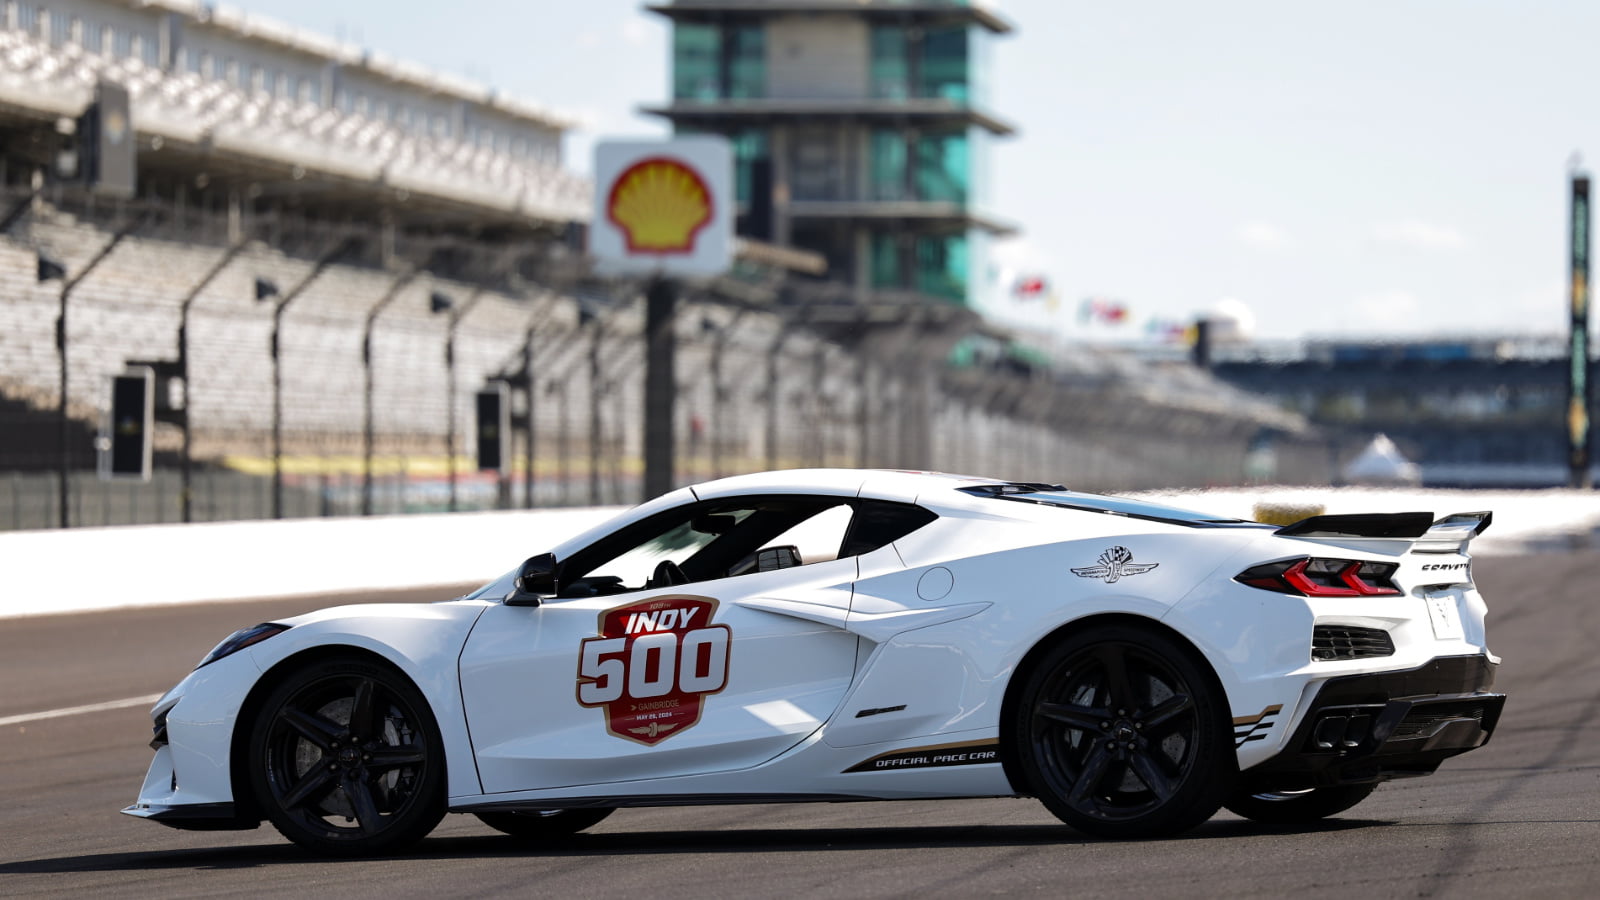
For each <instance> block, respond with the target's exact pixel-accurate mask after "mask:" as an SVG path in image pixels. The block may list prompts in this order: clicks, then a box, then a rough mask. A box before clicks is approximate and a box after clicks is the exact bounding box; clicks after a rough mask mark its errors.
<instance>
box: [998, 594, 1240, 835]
mask: <svg viewBox="0 0 1600 900" xmlns="http://www.w3.org/2000/svg"><path fill="white" fill-rule="evenodd" d="M1027 678H1028V681H1027V682H1026V684H1025V686H1024V688H1023V692H1022V694H1021V696H1020V698H1019V702H1018V704H1017V705H1016V709H1017V713H1016V716H1015V720H1014V722H1013V733H1012V737H1013V741H1014V744H1013V747H1014V749H1015V751H1016V759H1017V762H1018V763H1019V765H1020V767H1021V770H1022V772H1023V774H1024V776H1025V778H1026V780H1027V782H1028V784H1029V786H1030V787H1031V789H1032V791H1033V793H1034V794H1035V795H1036V796H1038V798H1039V800H1040V801H1041V802H1042V803H1044V805H1045V807H1046V808H1048V809H1049V810H1050V811H1051V812H1053V813H1055V815H1056V816H1057V817H1058V818H1060V819H1061V820H1062V821H1063V822H1066V823H1067V824H1068V825H1071V826H1072V827H1074V828H1076V829H1078V830H1079V831H1083V832H1086V833H1088V834H1093V835H1098V836H1101V837H1112V838H1135V837H1153V836H1159V835H1167V834H1175V833H1177V832H1180V831H1184V830H1186V829H1189V828H1192V827H1194V826H1195V825H1198V824H1199V823H1201V822H1203V821H1205V820H1206V819H1208V818H1210V817H1211V816H1212V815H1213V814H1214V813H1216V811H1217V809H1218V808H1219V807H1220V806H1221V805H1222V800H1223V798H1224V797H1226V796H1228V794H1229V792H1230V791H1231V789H1232V786H1233V783H1234V781H1235V779H1236V777H1237V774H1238V773H1237V761H1236V758H1235V756H1234V755H1233V747H1232V746H1231V744H1230V742H1229V740H1228V737H1229V734H1230V732H1229V729H1228V719H1227V707H1226V703H1225V702H1224V699H1223V697H1222V692H1221V689H1220V688H1218V687H1216V686H1215V682H1214V679H1213V678H1212V676H1211V674H1210V673H1209V672H1207V671H1206V670H1205V669H1204V668H1203V666H1202V664H1201V663H1198V662H1196V661H1195V659H1194V658H1193V656H1192V654H1191V652H1190V651H1189V650H1188V648H1185V647H1183V646H1181V645H1179V644H1178V643H1177V642H1175V641H1173V640H1172V639H1170V638H1168V637H1166V636H1164V635H1162V634H1160V633H1157V632H1155V631H1150V630H1145V629H1141V628H1137V627H1132V626H1127V625H1105V626H1100V627H1095V628H1091V629H1088V630H1085V631H1082V632H1079V633H1077V634H1074V635H1071V636H1070V637H1068V638H1066V639H1065V640H1063V641H1061V642H1060V643H1058V644H1056V645H1055V646H1054V647H1052V648H1051V649H1050V650H1049V651H1047V652H1046V654H1045V656H1044V657H1043V658H1042V659H1041V660H1040V661H1039V663H1038V665H1035V666H1033V667H1032V668H1031V670H1030V674H1029V675H1028V676H1027Z"/></svg>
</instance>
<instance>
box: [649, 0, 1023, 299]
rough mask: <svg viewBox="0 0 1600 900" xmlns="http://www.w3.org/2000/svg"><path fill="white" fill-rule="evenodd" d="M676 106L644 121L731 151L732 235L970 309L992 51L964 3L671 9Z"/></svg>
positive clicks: (979, 238)
mask: <svg viewBox="0 0 1600 900" xmlns="http://www.w3.org/2000/svg"><path fill="white" fill-rule="evenodd" d="M649 9H650V10H652V11H653V12H656V13H659V14H661V15H663V16H666V17H667V18H669V19H670V20H671V21H672V99H671V102H670V103H669V104H667V105H665V106H657V107H650V108H649V109H647V111H648V112H651V113H654V114H657V115H661V116H664V117H666V118H667V119H670V120H671V121H672V123H673V127H674V129H675V130H676V131H677V132H678V133H680V134H686V133H712V134H721V135H724V136H726V137H727V138H728V139H729V140H730V141H732V143H733V146H734V152H735V157H736V161H737V162H736V165H737V179H738V192H739V210H740V221H739V232H740V233H741V234H745V235H749V236H752V237H756V238H759V239H764V240H770V241H773V242H775V243H780V244H792V245H794V246H797V247H801V248H804V249H806V250H811V251H814V252H816V253H820V254H822V255H823V256H824V257H825V258H826V259H827V261H828V268H829V277H830V278H833V279H836V280H842V281H847V282H850V283H852V284H853V285H854V286H855V287H856V288H857V289H858V290H861V291H870V292H896V293H906V292H909V293H916V294H921V295H925V296H927V297H930V298H936V299H939V300H943V301H947V302H952V303H958V304H962V305H972V304H973V302H974V300H975V294H976V291H977V286H978V284H979V281H980V279H981V277H982V274H983V271H984V259H985V256H986V254H985V247H986V244H987V241H988V239H989V238H990V237H991V236H994V235H996V234H1004V233H1007V232H1009V230H1010V229H1009V227H1008V226H1006V225H1004V224H1003V223H1001V222H999V221H997V220H995V219H994V218H992V217H991V216H989V215H987V214H986V213H985V208H986V205H987V203H988V200H989V196H988V177H987V176H988V157H989V142H990V141H991V139H993V138H994V137H997V136H1005V135H1009V134H1011V133H1012V132H1013V129H1012V127H1011V126H1010V125H1009V124H1007V123H1005V122H1003V121H1001V120H1000V119H998V118H996V117H995V116H994V115H992V114H991V113H990V112H989V109H988V100H989V97H988V86H989V65H988V63H989V46H990V42H991V40H992V39H993V38H994V37H995V36H996V35H1000V34H1004V33H1006V32H1009V31H1010V29H1011V26H1010V25H1009V24H1008V23H1007V22H1005V21H1004V20H1003V19H1001V18H999V17H997V16H996V15H994V14H993V13H991V12H989V11H987V10H986V9H984V8H983V7H982V6H981V5H976V4H973V3H968V2H963V0H811V2H799V0H720V2H718V0H676V2H672V3H662V4H656V5H652V6H650V7H649Z"/></svg>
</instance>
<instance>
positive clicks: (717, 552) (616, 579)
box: [558, 494, 935, 597]
mask: <svg viewBox="0 0 1600 900" xmlns="http://www.w3.org/2000/svg"><path fill="white" fill-rule="evenodd" d="M934 518H935V516H934V515H933V513H931V512H928V511H927V510H925V509H922V508H920V507H917V506H913V505H910V504H902V503H888V502H886V501H877V500H858V499H854V498H842V497H824V496H811V495H794V494H788V495H777V496H762V497H743V498H737V499H728V500H718V501H704V502H700V503H693V504H689V505H686V506H683V507H679V508H677V509H672V510H668V511H666V512H663V513H659V514H657V515H654V516H651V517H650V518H649V519H646V520H644V521H642V522H636V523H634V524H633V525H630V526H628V527H627V528H624V529H622V530H621V531H618V532H616V533H614V534H612V535H610V536H608V537H604V538H601V539H600V540H598V541H596V542H595V543H594V544H591V545H590V546H588V547H586V548H584V549H583V550H580V551H578V552H577V553H575V554H573V555H572V557H571V558H570V559H566V560H563V561H562V562H561V571H560V573H559V579H558V580H559V583H560V585H561V589H560V593H561V594H562V595H563V596H569V597H577V596H594V595H597V594H620V593H626V592H628V591H637V590H644V589H648V588H657V587H665V586H668V585H670V584H685V583H695V582H702V581H715V580H718V579H723V578H734V577H738V576H741V575H749V574H752V573H755V572H770V571H773V570H775V569H787V568H792V567H795V566H803V565H812V564H814V563H820V562H827V561H829V560H834V559H840V558H847V557H851V556H855V555H857V554H860V553H866V552H868V551H870V550H875V549H877V548H878V547H881V546H883V545H884V544H887V543H888V542H889V541H892V540H895V539H896V538H898V537H900V536H902V535H904V534H907V533H909V532H910V531H912V530H914V529H916V528H919V527H921V526H922V525H925V524H927V523H928V522H930V521H932V520H933V519H934ZM666 562H670V563H671V564H672V566H675V567H676V568H677V571H676V572H673V571H671V569H672V567H671V566H668V567H665V569H663V567H662V564H663V563H666ZM673 577H676V578H681V579H682V580H671V579H672V578H673Z"/></svg>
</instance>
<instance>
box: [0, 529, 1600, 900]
mask: <svg viewBox="0 0 1600 900" xmlns="http://www.w3.org/2000/svg"><path fill="white" fill-rule="evenodd" d="M1474 566H1475V569H1476V573H1477V576H1478V583H1479V584H1480V586H1481V587H1482V588H1483V590H1484V593H1485V595H1486V596H1487V597H1488V599H1489V604H1490V635H1491V646H1492V647H1493V648H1494V650H1495V652H1496V653H1498V654H1499V655H1501V656H1502V657H1504V659H1505V665H1504V666H1503V667H1502V669H1501V672H1500V680H1499V684H1498V687H1499V688H1500V689H1502V690H1505V691H1506V692H1507V693H1508V694H1510V700H1509V702H1508V704H1507V707H1506V713H1505V717H1504V719H1503V721H1502V722H1501V725H1500V729H1499V732H1498V733H1497V735H1496V736H1495V738H1494V740H1493V741H1492V742H1491V743H1490V744H1489V746H1488V747H1486V748H1484V749H1482V750H1479V751H1476V752H1474V753H1472V754H1469V755H1467V756H1465V757H1463V758H1461V759H1458V760H1454V761H1450V762H1447V763H1446V764H1445V766H1444V768H1443V769H1442V770H1441V771H1440V773H1439V774H1437V775H1434V776H1432V777H1429V778H1423V779H1416V780H1410V781H1400V782H1392V783H1390V784H1387V785H1385V786H1383V787H1382V788H1380V789H1379V790H1378V792H1377V793H1376V794H1374V795H1373V796H1372V797H1371V798H1370V799H1369V800H1367V801H1366V802H1365V803H1363V804H1361V805H1360V806H1358V807H1356V808H1355V809H1354V810H1351V811H1350V812H1349V813H1346V814H1345V815H1344V816H1342V817H1340V818H1336V819H1332V820H1329V821H1327V822H1325V823H1322V824H1320V825H1318V826H1315V827H1310V828H1303V827H1302V828H1268V827H1262V826H1258V825H1255V824H1253V823H1250V822H1246V821H1244V820H1241V819H1238V818H1236V817H1234V816H1232V815H1230V814H1228V813H1226V812H1223V813H1219V814H1218V815H1217V816H1216V817H1215V818H1213V819H1212V820H1211V821H1210V822H1208V823H1206V824H1205V825H1202V826H1201V827H1200V828H1198V829H1196V830H1194V831H1193V832H1191V833H1189V834H1186V835H1183V836H1181V837H1179V838H1174V839H1170V840H1162V841H1132V842H1109V841H1099V840H1090V839H1085V838H1082V837H1080V836H1079V835H1077V834H1075V833H1074V832H1072V831H1070V830H1068V829H1067V828H1065V827H1063V826H1061V825H1059V824H1057V823H1056V821H1055V820H1054V819H1053V818H1052V817H1051V816H1050V815H1049V814H1047V813H1046V812H1045V811H1044V809H1043V808H1042V807H1040V806H1039V804H1038V803H1036V802H1034V801H1031V800H1008V799H1000V800H969V801H940V802H923V803H860V804H842V805H792V806H748V807H707V808H679V809H641V810H622V811H620V812H618V813H616V814H615V815H613V816H612V817H611V818H609V819H607V820H606V821H604V822H602V823H601V824H600V825H598V826H596V827H595V828H594V829H593V830H592V831H591V832H590V833H586V834H583V835H580V836H578V837H577V838H575V839H573V840H570V841H565V842H560V843H548V844H544V845H531V846H529V845H523V844H519V843H517V842H516V841H514V840H512V839H510V838H506V837H502V836H500V835H499V834H498V833H496V832H493V831H491V830H489V829H488V828H486V827H484V826H482V825H480V824H478V822H477V820H475V819H473V818H471V817H466V816H451V817H448V818H447V819H446V820H445V822H444V823H443V824H442V825H441V826H440V827H439V829H438V830H437V831H435V832H434V834H433V836H432V837H430V838H429V839H428V840H426V841H424V842H423V843H422V844H421V845H420V846H419V848H418V849H417V850H416V851H415V852H412V853H410V854H407V855H405V856H402V857H398V858H392V859H380V860H362V861H338V862H330V861H326V860H321V859H317V858H314V857H309V856H307V855H306V854H304V853H302V852H300V851H299V850H298V849H297V848H295V847H294V846H292V845H290V844H288V843H287V842H285V841H284V840H282V839H281V838H280V837H279V836H278V835H277V833H276V832H274V831H273V830H272V829H271V828H270V827H269V826H264V827H263V828H262V829H260V830H258V831H250V832H219V833H209V834H208V833H194V832H179V831H173V830H170V829H166V828H162V827H160V826H158V825H154V824H151V823H148V822H140V821H136V820H134V819H131V818H128V817H125V816H121V815H118V814H117V810H118V809H119V808H121V807H122V806H125V805H127V804H128V803H129V802H131V801H132V799H133V798H134V795H135V793H136V792H137V789H138V787H139V782H140V780H141V778H142V777H143V775H144V771H145V768H146V765H147V764H148V762H149V757H150V751H149V750H148V749H147V748H146V747H145V744H144V742H145V741H146V740H147V737H148V735H149V731H150V726H149V718H148V715H147V709H148V704H147V703H143V702H141V703H139V704H138V705H131V706H125V707H121V708H113V709H102V710H100V711H97V712H83V713H76V714H70V715H62V716H59V717H56V718H49V719H32V718H29V719H27V720H26V721H20V722H19V721H17V720H18V719H19V718H24V717H27V716H28V714H30V713H36V712H40V711H45V710H56V709H62V708H71V707H77V706H85V705H90V704H100V703H105V702H106V701H113V700H120V699H126V698H136V697H142V696H145V695H150V694H157V693H160V692H161V691H162V690H164V689H166V688H167V687H169V686H170V685H171V684H172V683H174V682H175V681H176V680H177V679H178V678H180V677H181V676H182V675H183V673H184V672H185V671H187V670H188V669H189V668H190V667H191V666H192V665H193V664H194V662H195V661H196V660H197V659H198V658H199V656H200V655H201V654H203V653H204V652H205V651H206V650H207V649H209V648H210V647H211V645H212V644H213V643H215V642H216V641H217V640H218V639H219V638H221V637H222V636H223V635H225V634H226V633H228V632H229V631H231V630H233V629H234V628H237V627H239V626H241V625H249V624H253V623H255V622H259V621H263V620H266V619H271V618H274V617H279V616H284V615H290V614H293V613H295V612H298V611H301V610H305V609H311V608H315V607H318V606H323V605H329V604H330V603H333V602H343V601H344V600H346V599H348V598H341V597H320V598H309V599H300V600H280V601H272V602H263V603H249V604H224V605H208V606H192V607H170V608H162V609H149V610H135V611H116V612H100V613H82V614H76V615H65V616H53V617H40V618H25V619H9V620H4V621H0V722H7V724H5V725H4V726H3V727H0V788H3V797H4V802H3V803H0V896H39V895H55V894H70V895H73V896H94V895H113V894H115V895H124V896H125V895H130V894H134V893H135V892H137V893H140V894H144V895H148V896H161V897H201V896H204V897H217V896H228V895H260V894H266V893H269V892H271V893H281V894H290V893H293V894H298V895H302V896H304V895H309V894H323V893H328V894H337V895H339V896H359V897H367V896H372V897H377V896H385V897H412V896H430V897H465V896H471V897H487V896H524V895H528V894H531V893H534V892H538V893H541V894H554V895H567V896H576V897H590V896H619V897H620V896H632V897H641V896H643V897H652V898H655V897H696V898H716V897H745V896H752V895H758V894H759V895H777V896H785V897H791V896H829V897H852V898H854V897H875V896H909V895H926V896H938V897H966V896H978V895H1013V894H1054V895H1070V896H1085V897H1139V898H1145V897H1151V896H1184V897H1229V898H1236V897H1284V896H1295V897H1297V898H1308V897H1310V898H1315V897H1338V898H1341V900H1345V898H1349V897H1351V896H1360V897H1364V898H1382V897H1435V896H1437V897H1503V896H1539V897H1594V896H1600V853H1597V852H1596V851H1597V848H1600V653H1597V652H1596V650H1597V648H1600V599H1597V598H1596V597H1595V596H1594V590H1593V587H1592V585H1593V583H1594V580H1595V575H1596V573H1600V554H1596V553H1582V554H1561V555H1543V556H1527V557H1487V558H1481V559H1479V560H1478V561H1476V562H1475V563H1474ZM438 594H439V592H427V593H426V594H424V593H420V592H413V593H411V594H404V593H402V594H399V595H396V594H388V595H385V596H384V597H383V598H381V599H386V600H424V599H438ZM446 595H447V594H446ZM374 599H377V598H374Z"/></svg>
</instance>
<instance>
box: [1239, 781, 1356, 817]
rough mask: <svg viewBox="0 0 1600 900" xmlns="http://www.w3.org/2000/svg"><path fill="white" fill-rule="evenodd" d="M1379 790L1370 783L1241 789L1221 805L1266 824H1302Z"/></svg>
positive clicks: (1350, 804)
mask: <svg viewBox="0 0 1600 900" xmlns="http://www.w3.org/2000/svg"><path fill="white" fill-rule="evenodd" d="M1377 789H1378V785H1377V782H1373V783H1371V784H1340V785H1334V786H1331V787H1319V788H1311V789H1309V790H1302V791H1256V792H1254V793H1248V792H1247V791H1248V789H1245V790H1240V791H1239V792H1238V793H1236V794H1234V795H1233V796H1232V797H1229V798H1228V800H1227V802H1226V803H1224V804H1223V806H1226V807H1227V808H1228V811H1229V812H1231V813H1233V814H1234V815H1239V816H1244V817H1245V818H1246V819H1251V820H1253V821H1256V822H1264V823H1266V824H1268V825H1304V824H1307V823H1310V822H1315V821H1317V820H1318V819H1326V818H1327V817H1329V816H1331V815H1334V814H1336V813H1342V812H1344V811H1345V810H1347V809H1349V808H1350V807H1352V806H1355V805H1356V804H1357V803H1360V802H1361V801H1363V800H1365V799H1367V797H1368V796H1370V795H1371V794H1372V792H1373V791H1375V790H1377Z"/></svg>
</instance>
